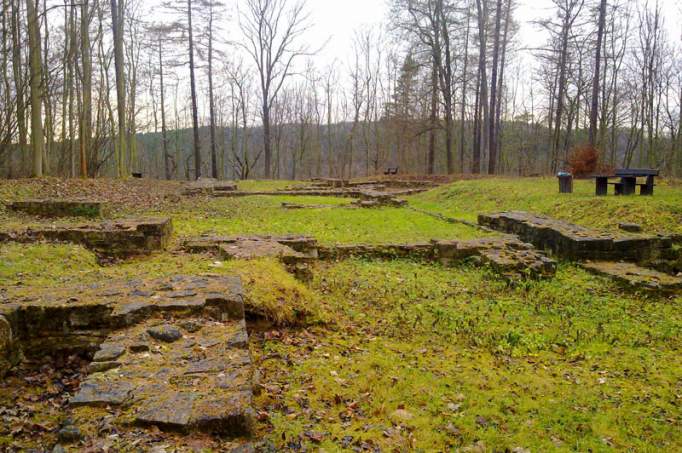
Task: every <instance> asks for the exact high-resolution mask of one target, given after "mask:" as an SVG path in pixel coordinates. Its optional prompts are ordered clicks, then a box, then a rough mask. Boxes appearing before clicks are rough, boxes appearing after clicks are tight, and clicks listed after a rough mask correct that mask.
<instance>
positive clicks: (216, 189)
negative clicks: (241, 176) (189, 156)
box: [182, 178, 237, 196]
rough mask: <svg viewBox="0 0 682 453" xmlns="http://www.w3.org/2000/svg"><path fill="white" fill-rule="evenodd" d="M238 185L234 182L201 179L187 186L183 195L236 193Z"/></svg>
mask: <svg viewBox="0 0 682 453" xmlns="http://www.w3.org/2000/svg"><path fill="white" fill-rule="evenodd" d="M236 191H237V183H235V182H233V181H220V180H218V179H214V178H199V179H197V180H196V181H192V182H190V183H188V184H186V185H185V187H184V189H183V191H182V194H183V195H187V196H191V195H213V194H216V193H225V192H236Z"/></svg>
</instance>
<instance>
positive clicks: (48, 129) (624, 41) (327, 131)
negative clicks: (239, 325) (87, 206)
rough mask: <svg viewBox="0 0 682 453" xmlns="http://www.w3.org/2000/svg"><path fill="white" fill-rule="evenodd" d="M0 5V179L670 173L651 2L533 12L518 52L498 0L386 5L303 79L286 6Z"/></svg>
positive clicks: (567, 0)
mask: <svg viewBox="0 0 682 453" xmlns="http://www.w3.org/2000/svg"><path fill="white" fill-rule="evenodd" d="M1 1H2V3H1V5H0V8H1V11H2V23H0V34H1V35H2V38H3V40H2V43H3V44H2V48H1V49H0V58H1V59H2V69H0V175H2V176H3V177H7V178H13V177H23V176H41V175H54V176H70V177H75V176H89V177H96V176H118V177H125V176H128V175H130V174H131V173H132V172H141V173H143V174H145V175H147V176H153V177H158V178H168V179H193V178H196V177H199V176H213V177H220V178H235V179H247V178H283V179H284V178H285V179H297V178H308V177H315V176H333V177H346V178H348V177H357V176H366V175H372V174H377V173H382V172H383V171H384V169H385V168H387V167H400V170H401V172H404V173H424V174H446V173H447V174H453V173H473V174H507V175H530V174H549V173H553V172H556V171H558V170H560V169H563V168H565V167H566V165H567V164H566V162H567V160H569V158H570V155H571V153H572V152H573V150H574V149H576V148H582V147H585V146H591V147H594V148H596V149H597V150H599V153H600V159H601V162H602V164H603V165H604V166H607V167H655V168H660V169H661V170H662V171H663V172H664V173H665V174H668V175H672V176H675V175H676V176H680V175H682V117H681V115H680V110H681V106H682V52H680V45H681V44H682V41H681V37H680V36H670V35H669V33H668V32H667V27H666V26H665V18H666V11H665V10H664V9H663V8H662V7H661V6H660V5H659V4H658V3H652V2H643V1H631V0H608V1H607V0H552V4H553V9H552V10H551V11H548V14H547V17H546V18H545V19H543V20H539V21H537V22H536V23H535V24H534V26H536V27H538V28H540V29H542V30H544V31H545V34H546V36H547V40H546V42H542V43H537V46H535V47H533V48H527V47H521V45H520V44H519V39H518V33H519V23H520V22H521V21H527V20H528V19H527V18H524V17H517V16H518V15H517V14H516V10H517V4H516V0H391V1H390V5H391V8H390V14H389V16H388V17H386V21H385V24H384V26H383V27H372V28H370V27H363V28H360V29H358V30H356V31H355V39H354V42H353V46H352V52H351V54H352V57H351V58H350V59H349V60H348V61H335V62H334V63H331V64H329V65H325V66H324V67H320V65H318V64H316V59H315V57H316V56H317V55H319V54H320V53H323V52H324V51H325V50H324V49H325V45H324V43H316V44H314V45H313V44H310V42H309V40H308V39H307V38H306V36H307V33H308V32H309V30H310V27H311V18H310V15H309V14H308V10H307V6H306V4H305V2H298V1H294V0H239V1H236V2H230V3H229V4H227V3H225V2H221V1H218V0H171V1H166V2H164V3H163V4H158V5H153V6H152V5H150V3H149V2H143V1H141V0H110V1H102V0H80V1H79V2H78V3H72V2H70V1H68V0H63V1H57V0H43V1H42V2H40V1H37V0H1ZM150 8H154V12H153V13H151V9H150ZM150 17H152V18H154V21H150V20H149V18H150ZM228 29H229V30H228ZM529 61H532V62H533V64H530V63H529Z"/></svg>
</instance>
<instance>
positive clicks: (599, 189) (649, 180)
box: [595, 168, 659, 196]
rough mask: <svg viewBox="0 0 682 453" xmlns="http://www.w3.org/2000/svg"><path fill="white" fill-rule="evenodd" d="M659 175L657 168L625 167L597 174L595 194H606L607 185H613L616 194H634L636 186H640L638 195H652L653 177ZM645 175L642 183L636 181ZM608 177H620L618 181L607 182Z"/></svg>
mask: <svg viewBox="0 0 682 453" xmlns="http://www.w3.org/2000/svg"><path fill="white" fill-rule="evenodd" d="M658 175H659V171H658V170H652V169H632V168H625V169H619V170H616V171H615V174H613V175H597V176H595V179H596V194H597V196H605V195H608V192H609V189H608V187H609V185H613V187H614V190H615V194H616V195H634V194H635V193H636V192H637V187H639V188H640V191H639V193H640V195H649V196H651V195H653V194H654V187H655V185H656V184H655V178H656V176H658ZM641 177H646V182H645V183H644V184H639V183H637V178H641ZM610 178H620V181H619V182H609V179H610Z"/></svg>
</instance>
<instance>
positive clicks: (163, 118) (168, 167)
mask: <svg viewBox="0 0 682 453" xmlns="http://www.w3.org/2000/svg"><path fill="white" fill-rule="evenodd" d="M162 42H163V40H162V38H161V36H159V79H160V80H159V82H160V88H159V89H160V90H161V141H162V146H163V163H164V170H165V176H166V179H168V180H170V179H171V178H172V173H171V172H172V169H171V158H170V154H169V152H168V131H167V128H166V86H165V83H164V74H163V45H162Z"/></svg>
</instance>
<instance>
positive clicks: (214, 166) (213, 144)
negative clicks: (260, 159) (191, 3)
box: [208, 2, 219, 179]
mask: <svg viewBox="0 0 682 453" xmlns="http://www.w3.org/2000/svg"><path fill="white" fill-rule="evenodd" d="M209 8H210V11H209V19H208V103H209V115H210V116H211V118H210V122H211V176H212V177H213V178H216V179H217V178H218V176H219V174H218V162H217V160H218V155H217V151H216V137H215V132H216V131H215V127H216V126H215V100H214V99H213V3H212V2H211V3H210V4H209Z"/></svg>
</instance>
